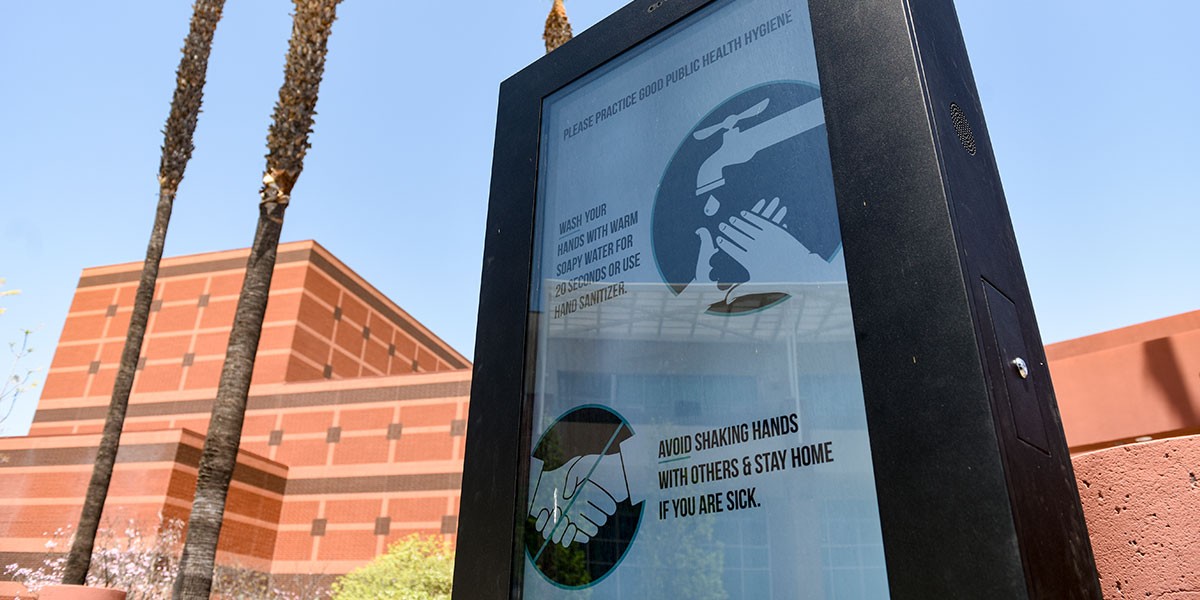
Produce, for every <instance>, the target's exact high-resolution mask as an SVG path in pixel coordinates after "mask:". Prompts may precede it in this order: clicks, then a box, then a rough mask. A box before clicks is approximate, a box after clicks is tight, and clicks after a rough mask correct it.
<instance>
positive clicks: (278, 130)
mask: <svg viewBox="0 0 1200 600" xmlns="http://www.w3.org/2000/svg"><path fill="white" fill-rule="evenodd" d="M339 1H340V0H294V2H295V7H296V12H295V15H294V16H293V21H292V39H291V41H290V42H289V43H288V54H287V65H286V66H285V67H284V82H283V86H282V87H281V88H280V89H279V101H278V102H277V103H276V104H275V114H274V117H273V120H272V123H271V129H270V131H269V132H268V134H267V147H268V150H269V151H268V153H267V168H266V173H265V174H264V175H263V188H262V190H261V191H260V192H259V195H260V203H259V217H258V230H257V232H256V233H255V235H254V245H253V246H252V247H251V250H250V258H249V260H248V262H247V264H246V278H245V280H244V281H243V282H242V291H241V295H240V296H239V297H238V306H237V311H236V313H235V314H234V319H233V330H232V331H230V333H229V346H228V349H227V350H226V353H225V365H224V367H223V368H222V369H221V380H220V383H219V384H218V387H217V399H216V403H215V404H214V405H213V412H212V419H211V420H210V422H209V425H208V436H207V437H206V438H205V440H204V451H203V453H202V454H201V456H200V472H199V475H198V477H197V481H196V496H195V500H194V501H193V502H192V513H191V516H190V517H189V519H188V532H187V540H186V542H185V543H184V547H183V557H182V559H181V561H180V567H179V578H178V579H176V580H175V588H174V592H173V595H172V597H173V598H175V600H208V598H209V595H210V593H211V591H212V580H213V572H214V570H215V566H216V554H217V541H218V540H219V538H220V535H221V524H222V520H223V516H224V512H225V498H226V495H227V493H228V491H229V482H230V480H231V479H232V477H233V469H234V467H235V466H236V465H237V453H238V446H239V445H240V444H241V438H242V422H243V420H244V418H245V415H246V396H247V393H248V392H249V390H250V377H251V375H252V374H253V372H254V357H255V354H256V353H257V351H258V339H259V335H260V334H261V333H262V322H263V315H264V314H265V313H266V309H267V295H268V292H269V291H270V287H271V275H272V273H273V271H274V269H275V254H276V250H277V249H278V246H279V235H280V232H281V231H282V229H283V216H284V212H285V211H286V210H287V206H288V202H289V200H290V198H291V192H292V187H293V186H294V185H295V183H296V179H297V178H298V177H299V176H300V171H301V170H303V168H304V155H305V153H306V152H307V150H308V145H309V144H308V135H309V133H310V132H311V131H312V124H313V115H314V114H316V111H315V109H316V105H317V92H318V90H319V89H320V85H321V77H322V75H323V74H324V71H325V51H326V46H327V43H328V41H329V33H330V30H331V28H332V26H333V21H334V19H335V18H336V10H337V5H338V2H339Z"/></svg>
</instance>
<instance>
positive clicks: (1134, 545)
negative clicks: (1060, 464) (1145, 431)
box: [1072, 435, 1200, 600]
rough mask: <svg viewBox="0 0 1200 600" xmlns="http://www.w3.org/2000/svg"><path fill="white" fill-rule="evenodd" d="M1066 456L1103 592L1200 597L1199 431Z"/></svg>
mask: <svg viewBox="0 0 1200 600" xmlns="http://www.w3.org/2000/svg"><path fill="white" fill-rule="evenodd" d="M1072 462H1073V463H1074V466H1075V478H1076V479H1077V482H1078V484H1079V496H1080V500H1081V501H1082V502H1083V511H1084V514H1085V515H1086V517H1087V525H1088V533H1089V534H1090V536H1091V540H1092V550H1093V551H1094V552H1095V555H1096V568H1097V570H1098V571H1099V572H1100V585H1101V587H1102V588H1103V590H1104V597H1105V598H1113V599H1116V598H1137V599H1139V600H1141V599H1146V600H1154V599H1158V598H1162V599H1164V600H1200V480H1198V478H1200V436H1196V435H1193V436H1188V437H1178V438H1168V439H1163V440H1155V441H1152V442H1145V443H1140V444H1129V445H1125V446H1118V447H1116V448H1107V449H1104V450H1097V451H1095V452H1089V453H1086V454H1081V455H1078V456H1075V457H1074V458H1073V459H1072Z"/></svg>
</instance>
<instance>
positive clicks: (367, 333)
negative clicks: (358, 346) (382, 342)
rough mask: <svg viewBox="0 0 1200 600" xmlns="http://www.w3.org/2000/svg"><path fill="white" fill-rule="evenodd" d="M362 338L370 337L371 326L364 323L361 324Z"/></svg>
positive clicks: (367, 338)
mask: <svg viewBox="0 0 1200 600" xmlns="http://www.w3.org/2000/svg"><path fill="white" fill-rule="evenodd" d="M363 339H364V340H369V339H371V328H370V327H367V326H366V325H363Z"/></svg>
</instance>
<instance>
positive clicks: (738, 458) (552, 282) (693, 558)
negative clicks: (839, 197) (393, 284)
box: [522, 0, 887, 600]
mask: <svg viewBox="0 0 1200 600" xmlns="http://www.w3.org/2000/svg"><path fill="white" fill-rule="evenodd" d="M824 122H825V120H824V111H823V108H822V104H821V89H820V87H819V85H818V78H817V67H816V60H815V57H814V51H813V42H812V32H811V27H810V22H809V15H808V9H807V3H806V2H804V1H801V0H795V1H792V0H740V1H738V2H729V1H727V2H718V3H715V4H713V5H711V6H710V7H708V8H706V9H704V10H701V11H700V12H698V13H696V14H694V15H692V16H691V17H689V18H688V19H686V20H685V21H683V22H681V23H680V24H678V25H676V26H675V27H673V28H671V29H669V30H667V31H665V32H664V33H662V34H660V35H659V36H657V37H656V38H654V39H652V40H650V41H648V42H646V43H645V44H643V45H641V46H639V47H637V48H635V49H634V50H632V51H630V52H627V53H625V54H624V55H622V56H621V57H620V58H618V59H617V60H615V61H613V62H612V63H610V64H608V65H606V66H605V67H604V68H602V69H600V70H598V71H597V72H593V73H592V74H590V75H588V76H587V77H584V78H583V79H581V80H579V81H577V82H575V83H574V84H572V85H570V86H568V87H567V88H565V89H563V90H561V91H559V92H557V93H555V94H554V95H552V96H550V97H549V98H548V99H547V100H546V102H545V105H544V107H543V131H542V142H541V161H542V164H541V169H540V173H541V175H540V185H539V200H538V225H537V231H538V234H537V248H536V250H535V255H536V259H535V265H534V282H533V286H532V289H531V294H532V296H531V303H532V306H533V310H534V313H535V315H534V317H535V318H534V323H536V328H535V332H536V340H535V343H534V344H532V345H531V347H532V348H533V352H534V355H533V359H534V360H533V361H532V362H531V364H532V365H533V369H534V371H533V372H532V373H531V374H530V375H531V378H530V380H531V382H532V383H531V385H532V387H531V390H532V393H533V411H534V412H533V417H532V419H531V422H532V428H533V430H532V432H531V436H532V438H531V439H532V444H531V455H530V456H529V457H528V460H529V470H530V476H529V481H528V512H527V514H526V516H525V523H524V524H523V546H524V554H525V556H524V562H523V584H522V585H523V590H524V597H525V598H576V597H578V598H585V597H586V598H590V599H595V600H600V599H608V598H626V599H631V600H632V599H638V600H642V599H645V598H691V599H706V598H713V599H717V598H883V597H887V578H886V573H885V568H884V554H883V545H882V539H881V533H880V526H879V515H878V510H877V501H876V492H875V485H874V480H873V476H872V465H871V458H870V451H869V446H868V437H867V431H866V418H865V415H864V407H863V396H862V389H861V383H860V374H859V367H858V362H857V354H856V350H855V344H854V335H853V328H852V323H851V314H850V301H849V296H848V294H847V288H846V271H845V266H844V263H843V254H842V248H841V237H840V234H839V227H838V218H837V209H836V203H835V199H834V191H833V181H832V173H831V171H830V159H829V151H828V145H827V142H826V133H825V125H824Z"/></svg>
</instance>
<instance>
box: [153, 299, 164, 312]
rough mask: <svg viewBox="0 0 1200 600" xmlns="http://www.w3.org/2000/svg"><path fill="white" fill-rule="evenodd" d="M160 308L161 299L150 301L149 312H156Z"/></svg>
mask: <svg viewBox="0 0 1200 600" xmlns="http://www.w3.org/2000/svg"><path fill="white" fill-rule="evenodd" d="M160 310H162V300H155V301H153V302H151V303H150V312H158V311H160Z"/></svg>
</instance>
